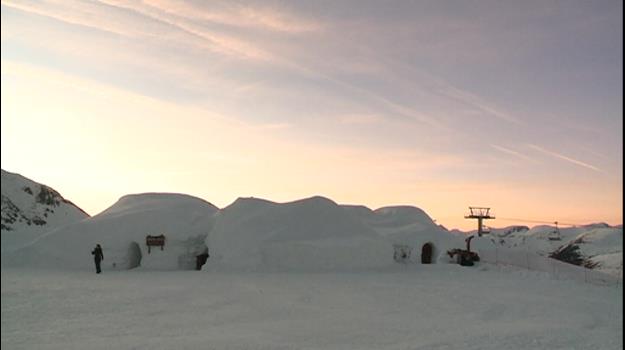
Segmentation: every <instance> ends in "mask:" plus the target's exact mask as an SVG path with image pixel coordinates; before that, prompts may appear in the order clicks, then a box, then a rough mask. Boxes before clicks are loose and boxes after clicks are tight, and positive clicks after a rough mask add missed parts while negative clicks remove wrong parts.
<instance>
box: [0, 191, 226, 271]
mask: <svg viewBox="0 0 625 350" xmlns="http://www.w3.org/2000/svg"><path fill="white" fill-rule="evenodd" d="M217 210H218V209H217V208H216V207H215V206H213V205H212V204H210V203H208V202H206V201H203V200H201V199H199V198H195V197H192V196H188V195H182V194H165V193H147V194H137V195H129V196H124V197H122V198H121V199H120V200H119V201H118V202H117V203H115V204H114V205H113V206H111V207H110V208H108V209H107V210H105V211H103V212H102V213H100V214H98V215H96V216H94V217H92V218H89V219H86V220H83V221H80V222H78V223H74V224H71V225H68V226H65V227H62V228H59V229H56V230H53V231H51V232H48V233H46V234H45V235H43V236H41V237H40V238H39V239H38V240H36V241H35V242H34V243H32V244H30V245H28V246H26V247H24V248H23V249H20V250H18V251H17V252H15V254H9V255H7V256H5V255H4V254H3V256H2V263H3V265H12V266H39V267H50V268H76V269H85V268H92V267H93V261H92V260H93V259H92V256H91V254H90V252H91V250H92V249H93V247H94V246H95V244H96V243H99V244H101V245H102V248H103V250H104V261H103V263H102V269H103V270H107V269H128V268H133V267H138V266H142V267H145V268H154V269H194V268H195V264H196V261H195V257H196V256H197V255H200V254H202V253H204V252H206V250H207V247H206V246H205V245H204V240H205V238H206V236H207V235H208V232H209V231H210V230H211V228H212V225H213V216H214V214H215V213H216V212H217ZM161 234H163V235H165V237H166V241H165V246H164V248H163V250H161V249H160V248H155V247H151V248H150V249H149V252H148V247H147V246H146V244H145V242H146V236H147V235H161Z"/></svg>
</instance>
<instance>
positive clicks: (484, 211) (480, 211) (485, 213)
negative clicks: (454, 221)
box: [464, 207, 495, 237]
mask: <svg viewBox="0 0 625 350" xmlns="http://www.w3.org/2000/svg"><path fill="white" fill-rule="evenodd" d="M464 218H465V219H477V235H478V236H480V237H482V235H483V234H485V233H488V232H489V231H488V230H485V229H484V225H482V221H483V220H489V219H494V218H495V217H494V216H491V214H490V208H484V207H469V215H465V216H464Z"/></svg>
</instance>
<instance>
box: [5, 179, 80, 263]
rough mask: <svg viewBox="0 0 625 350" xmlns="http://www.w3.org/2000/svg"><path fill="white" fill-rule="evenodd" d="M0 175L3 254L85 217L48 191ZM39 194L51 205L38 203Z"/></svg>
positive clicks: (30, 183)
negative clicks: (43, 195) (0, 179)
mask: <svg viewBox="0 0 625 350" xmlns="http://www.w3.org/2000/svg"><path fill="white" fill-rule="evenodd" d="M1 173H2V175H1V178H2V226H3V227H2V231H1V232H2V234H1V237H2V245H1V247H2V252H3V253H4V252H9V251H14V250H17V249H19V248H20V247H22V246H25V245H27V244H29V243H30V242H32V241H33V240H35V239H36V238H38V237H39V236H41V235H42V234H44V233H46V232H48V231H50V230H53V229H55V228H58V227H62V226H64V225H67V224H70V223H74V222H78V221H80V220H83V219H85V218H87V217H89V215H87V213H85V212H84V211H82V210H81V209H80V208H78V207H76V206H75V205H74V204H73V203H71V202H69V201H67V200H66V199H64V198H63V197H62V196H61V195H60V194H58V193H57V192H56V191H54V190H52V189H50V188H49V187H47V186H45V185H41V184H39V183H36V182H34V181H32V180H30V179H27V178H25V177H23V176H21V175H19V174H14V173H10V172H8V171H5V170H2V171H1ZM42 191H43V192H45V194H49V197H45V198H47V199H50V200H51V204H46V203H42V202H41V200H39V199H38V196H39V194H40V193H41V192H42ZM33 221H34V222H33ZM35 222H39V223H40V224H35ZM44 222H45V223H44Z"/></svg>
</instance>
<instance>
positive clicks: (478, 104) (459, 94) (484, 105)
mask: <svg viewBox="0 0 625 350" xmlns="http://www.w3.org/2000/svg"><path fill="white" fill-rule="evenodd" d="M437 90H438V92H440V93H442V94H443V95H446V96H448V97H451V98H453V99H456V100H458V101H460V102H463V103H465V104H468V105H470V106H472V107H475V108H477V109H479V110H481V111H483V112H485V113H487V114H489V115H491V116H494V117H496V118H498V119H501V120H503V121H506V122H509V123H512V124H516V125H522V124H523V123H522V122H521V121H520V120H519V119H518V118H517V117H515V116H513V115H511V114H510V113H507V112H504V111H502V110H501V109H499V108H497V107H494V106H493V105H492V104H490V103H488V102H486V101H484V100H483V99H482V98H481V97H479V96H476V95H474V94H472V93H470V92H468V91H465V90H461V89H458V88H456V87H454V86H451V85H449V84H444V85H440V86H439V88H438V89H437Z"/></svg>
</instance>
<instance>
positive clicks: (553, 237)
mask: <svg viewBox="0 0 625 350" xmlns="http://www.w3.org/2000/svg"><path fill="white" fill-rule="evenodd" d="M554 224H556V227H555V229H554V230H553V231H551V232H550V233H549V237H547V238H548V239H549V240H550V241H560V240H562V237H560V229H558V222H557V221H556V222H554Z"/></svg>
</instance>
